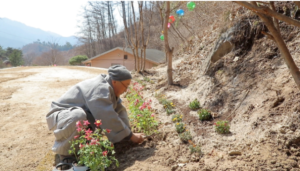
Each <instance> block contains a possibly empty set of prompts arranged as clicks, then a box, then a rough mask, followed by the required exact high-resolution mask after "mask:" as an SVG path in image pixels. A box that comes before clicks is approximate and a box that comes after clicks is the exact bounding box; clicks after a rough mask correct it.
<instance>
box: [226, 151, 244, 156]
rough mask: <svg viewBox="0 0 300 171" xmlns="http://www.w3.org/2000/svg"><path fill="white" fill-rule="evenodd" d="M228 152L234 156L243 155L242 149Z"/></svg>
mask: <svg viewBox="0 0 300 171" xmlns="http://www.w3.org/2000/svg"><path fill="white" fill-rule="evenodd" d="M228 154H229V155H230V156H234V155H242V152H240V151H230V152H229V153H228Z"/></svg>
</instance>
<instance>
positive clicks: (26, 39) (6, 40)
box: [0, 18, 77, 48]
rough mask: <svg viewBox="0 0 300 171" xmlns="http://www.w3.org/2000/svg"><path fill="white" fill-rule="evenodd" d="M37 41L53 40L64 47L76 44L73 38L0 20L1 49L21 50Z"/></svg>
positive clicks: (5, 19) (8, 20)
mask: <svg viewBox="0 0 300 171" xmlns="http://www.w3.org/2000/svg"><path fill="white" fill-rule="evenodd" d="M37 40H40V41H41V42H48V41H49V42H53V41H54V40H55V42H57V43H58V44H60V45H64V44H65V43H66V42H69V43H71V44H72V45H74V44H76V43H77V39H76V38H75V37H74V36H73V37H63V36H60V35H58V34H56V33H52V32H47V31H43V30H41V29H38V28H34V27H30V26H27V25H25V24H23V23H20V22H17V21H13V20H10V19H7V18H0V46H2V47H3V48H7V47H13V48H22V46H24V45H26V44H29V43H32V42H34V41H37Z"/></svg>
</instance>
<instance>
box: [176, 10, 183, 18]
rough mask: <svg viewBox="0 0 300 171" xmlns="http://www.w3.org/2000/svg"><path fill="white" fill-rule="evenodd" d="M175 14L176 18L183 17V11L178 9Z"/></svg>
mask: <svg viewBox="0 0 300 171" xmlns="http://www.w3.org/2000/svg"><path fill="white" fill-rule="evenodd" d="M176 14H177V15H178V16H180V17H182V16H183V15H184V11H183V9H178V10H177V11H176Z"/></svg>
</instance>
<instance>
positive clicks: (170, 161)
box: [167, 158, 175, 164]
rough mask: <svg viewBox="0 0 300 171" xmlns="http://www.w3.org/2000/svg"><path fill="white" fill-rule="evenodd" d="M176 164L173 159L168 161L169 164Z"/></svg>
mask: <svg viewBox="0 0 300 171" xmlns="http://www.w3.org/2000/svg"><path fill="white" fill-rule="evenodd" d="M174 162H175V160H174V159H172V158H170V159H168V161H167V163H168V164H172V163H174Z"/></svg>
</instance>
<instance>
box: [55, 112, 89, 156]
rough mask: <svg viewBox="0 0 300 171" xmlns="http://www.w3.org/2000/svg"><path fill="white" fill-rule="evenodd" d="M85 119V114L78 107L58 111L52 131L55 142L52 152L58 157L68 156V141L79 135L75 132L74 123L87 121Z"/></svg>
mask: <svg viewBox="0 0 300 171" xmlns="http://www.w3.org/2000/svg"><path fill="white" fill-rule="evenodd" d="M87 118H88V117H87V114H86V113H85V111H84V110H83V109H82V108H80V107H71V108H68V109H66V110H62V111H59V113H58V115H57V125H56V129H55V130H54V136H55V142H54V145H53V147H52V151H54V152H55V153H56V154H60V155H70V154H69V152H68V151H69V150H70V146H71V144H70V143H69V141H72V140H73V139H74V136H76V135H79V133H78V132H77V130H76V122H77V121H83V120H87Z"/></svg>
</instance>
